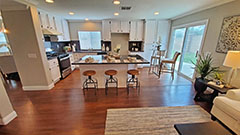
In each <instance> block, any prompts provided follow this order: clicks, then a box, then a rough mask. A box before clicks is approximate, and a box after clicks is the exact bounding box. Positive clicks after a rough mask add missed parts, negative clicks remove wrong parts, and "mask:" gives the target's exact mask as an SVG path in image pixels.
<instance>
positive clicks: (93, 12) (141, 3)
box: [0, 0, 233, 20]
mask: <svg viewBox="0 0 240 135" xmlns="http://www.w3.org/2000/svg"><path fill="white" fill-rule="evenodd" d="M0 1H2V0H0ZM7 1H9V0H7ZM17 1H20V0H17ZM21 1H28V2H33V3H34V4H36V6H37V7H38V8H40V9H42V10H45V11H47V12H50V13H52V14H54V15H58V16H62V17H63V18H65V19H70V20H81V19H85V18H89V20H102V19H172V18H175V17H177V16H181V15H184V14H188V13H193V12H197V11H200V10H203V9H207V8H211V7H214V6H218V5H221V4H225V3H227V2H231V1H233V0H120V1H121V4H120V5H113V4H112V1H113V0H55V2H54V3H53V4H49V3H46V2H45V0H21ZM120 6H131V7H132V9H131V11H120ZM70 11H71V12H74V13H75V15H73V16H71V15H69V14H68V13H69V12H70ZM156 11H158V12H159V15H157V16H155V15H154V12H156ZM114 12H119V13H120V15H119V16H114V15H113V14H114Z"/></svg>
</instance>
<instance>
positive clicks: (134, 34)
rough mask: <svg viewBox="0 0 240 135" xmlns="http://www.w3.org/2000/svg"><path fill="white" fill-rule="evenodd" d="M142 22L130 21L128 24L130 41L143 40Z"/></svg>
mask: <svg viewBox="0 0 240 135" xmlns="http://www.w3.org/2000/svg"><path fill="white" fill-rule="evenodd" d="M143 29H144V22H143V21H131V25H130V36H129V40H130V41H143V32H144V30H143Z"/></svg>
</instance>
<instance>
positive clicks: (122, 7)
mask: <svg viewBox="0 0 240 135" xmlns="http://www.w3.org/2000/svg"><path fill="white" fill-rule="evenodd" d="M131 9H132V7H130V6H121V7H120V10H123V11H129V10H131Z"/></svg>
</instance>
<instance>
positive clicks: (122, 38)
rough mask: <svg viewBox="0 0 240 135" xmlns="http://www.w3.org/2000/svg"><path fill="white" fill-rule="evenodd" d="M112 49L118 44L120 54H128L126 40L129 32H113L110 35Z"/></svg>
mask: <svg viewBox="0 0 240 135" xmlns="http://www.w3.org/2000/svg"><path fill="white" fill-rule="evenodd" d="M111 36H112V40H111V41H112V51H113V49H114V48H116V47H117V45H118V44H120V45H121V50H120V55H128V41H129V34H120V33H113V34H112V35H111Z"/></svg>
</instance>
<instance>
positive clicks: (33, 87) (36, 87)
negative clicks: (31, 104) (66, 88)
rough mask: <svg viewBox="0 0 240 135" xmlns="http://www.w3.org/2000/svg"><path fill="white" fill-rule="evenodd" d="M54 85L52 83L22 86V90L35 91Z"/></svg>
mask: <svg viewBox="0 0 240 135" xmlns="http://www.w3.org/2000/svg"><path fill="white" fill-rule="evenodd" d="M53 87H54V83H51V84H50V85H48V86H23V87H22V88H23V90H24V91H36V90H51V89H52V88H53Z"/></svg>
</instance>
